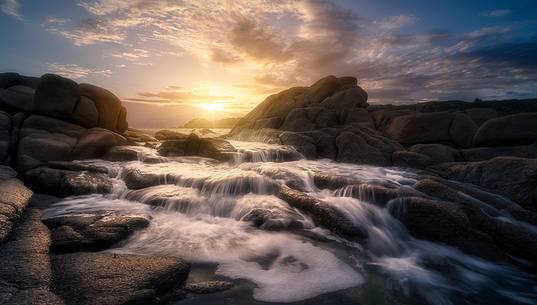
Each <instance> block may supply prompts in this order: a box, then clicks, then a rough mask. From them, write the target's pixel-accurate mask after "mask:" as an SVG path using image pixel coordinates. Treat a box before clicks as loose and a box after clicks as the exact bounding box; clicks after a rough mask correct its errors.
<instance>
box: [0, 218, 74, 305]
mask: <svg viewBox="0 0 537 305" xmlns="http://www.w3.org/2000/svg"><path fill="white" fill-rule="evenodd" d="M49 246H50V235H49V232H48V230H47V227H46V226H45V225H43V223H42V222H41V213H40V212H39V211H38V210H34V209H29V210H27V211H26V212H25V213H24V215H23V217H22V219H21V220H20V221H19V222H18V223H17V224H16V226H15V228H14V230H13V233H12V234H11V236H10V238H9V240H7V241H6V243H4V244H2V245H0V260H1V261H2V264H0V282H1V283H2V285H0V303H1V304H13V305H27V304H46V305H62V304H64V303H63V301H62V300H61V299H60V298H59V297H58V296H57V295H56V294H54V293H53V292H52V291H51V289H50V286H51V284H52V273H51V265H50V259H49Z"/></svg>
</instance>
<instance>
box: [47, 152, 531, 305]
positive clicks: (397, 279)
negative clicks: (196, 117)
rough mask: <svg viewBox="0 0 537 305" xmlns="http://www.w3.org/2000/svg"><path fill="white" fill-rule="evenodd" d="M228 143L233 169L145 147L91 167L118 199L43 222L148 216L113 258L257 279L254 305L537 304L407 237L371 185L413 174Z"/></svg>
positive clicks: (60, 211)
mask: <svg viewBox="0 0 537 305" xmlns="http://www.w3.org/2000/svg"><path fill="white" fill-rule="evenodd" d="M233 145H234V146H235V147H237V148H238V151H239V153H238V154H237V156H236V158H235V159H234V161H233V162H230V163H215V162H213V161H212V160H209V159H204V158H161V161H162V162H161V163H152V164H147V163H144V162H143V161H144V160H145V159H146V158H148V157H151V158H152V160H154V159H155V158H154V157H155V152H154V151H153V150H152V149H147V148H143V149H140V150H139V151H140V153H139V161H133V162H123V163H122V162H105V161H100V160H95V161H89V162H91V163H95V164H98V165H102V166H106V167H108V168H109V169H110V175H111V176H112V177H115V178H116V179H115V181H116V185H115V188H114V193H112V194H109V195H105V196H103V195H90V196H79V197H71V198H66V199H65V200H63V201H61V202H59V203H57V204H55V205H54V206H52V207H50V208H49V209H48V210H47V211H46V217H56V216H59V215H66V214H88V213H89V214H91V213H92V212H96V211H114V212H117V213H125V214H129V213H133V214H134V213H148V214H150V215H151V218H152V220H151V225H150V226H149V227H148V228H146V229H144V230H142V231H139V232H137V233H135V234H134V235H133V236H132V237H130V238H129V239H128V240H127V241H125V242H122V243H121V244H119V245H117V247H116V248H114V249H112V250H111V251H114V252H121V253H135V254H147V255H150V254H159V255H175V256H179V257H183V258H185V259H187V260H189V261H191V262H194V263H196V262H198V263H214V264H217V269H216V274H218V275H221V276H225V277H228V278H232V279H245V280H249V281H251V282H252V283H254V284H255V286H256V287H255V288H254V290H253V298H254V299H256V300H259V301H266V302H281V303H288V302H295V301H301V300H306V299H309V298H313V297H316V296H319V295H323V294H327V293H337V291H341V290H344V289H347V290H349V289H350V290H353V291H359V292H360V293H358V294H357V297H356V299H350V300H347V301H343V299H342V301H341V304H343V303H345V302H347V303H349V304H352V303H356V302H360V304H364V305H368V304H371V305H372V304H390V301H387V300H393V299H390V298H386V299H384V300H383V301H379V300H378V298H377V297H371V295H372V294H373V295H377V294H384V295H390V296H391V297H395V298H396V299H397V300H398V301H397V302H399V303H402V304H416V302H417V301H416V300H419V301H420V302H424V303H425V304H427V303H429V304H439V305H444V304H446V305H447V304H483V305H491V304H535V300H536V298H537V288H536V287H537V286H536V285H537V279H536V278H535V277H534V276H533V275H531V274H529V273H525V272H523V271H522V270H520V269H518V268H516V267H514V266H509V265H502V264H497V263H493V262H489V261H486V260H483V259H480V258H476V257H472V256H468V255H465V254H463V253H462V252H460V251H458V250H456V249H454V248H451V247H447V246H443V245H440V244H435V243H432V242H428V241H423V240H417V239H415V238H413V237H412V236H411V235H409V233H408V232H407V231H406V229H405V228H404V226H403V225H402V224H401V223H399V222H398V221H397V220H395V219H394V218H393V217H392V216H390V213H389V212H388V210H387V208H386V207H385V206H382V205H380V204H378V201H379V200H380V199H379V198H376V197H375V193H374V190H372V189H371V188H368V186H372V185H377V184H378V185H383V186H392V187H398V188H400V189H407V190H408V191H414V192H417V191H415V190H414V189H413V185H414V184H415V182H416V176H415V174H413V173H411V172H405V171H400V170H396V169H387V168H380V167H371V166H360V165H351V164H342V163H335V162H333V161H329V160H317V161H308V160H304V159H302V158H301V155H300V154H298V153H297V152H296V151H294V150H293V149H292V148H289V147H282V146H277V145H270V144H263V143H247V142H239V141H233ZM132 169H136V170H137V172H138V173H139V174H140V175H148V176H151V177H154V178H155V177H156V178H155V179H156V180H155V181H158V182H159V183H152V184H151V185H147V186H146V187H144V188H140V189H136V190H134V189H128V188H127V187H126V184H125V182H124V179H126V178H125V173H126V172H128V171H129V170H132ZM317 173H322V174H324V175H330V176H333V177H338V178H342V179H347V180H349V181H361V183H362V185H363V187H362V188H361V189H359V190H358V191H356V190H353V189H349V188H341V189H336V190H333V191H330V190H319V189H318V188H317V187H316V186H315V184H314V175H315V174H317ZM283 185H287V186H289V187H291V188H294V189H299V190H300V191H302V192H304V193H306V194H308V195H309V196H312V197H314V198H316V199H318V200H321V201H322V202H324V203H327V204H328V205H329V206H330V207H332V208H334V209H335V210H337V211H338V212H339V213H341V214H342V215H344V216H345V217H346V218H347V219H350V220H351V221H352V223H353V224H354V225H355V226H358V227H360V228H362V229H363V230H365V231H366V232H367V239H366V240H365V241H362V242H356V241H354V240H350V239H345V238H343V237H341V236H338V235H335V234H333V233H332V232H330V231H329V230H327V229H325V228H321V227H318V226H316V225H315V223H314V222H313V221H312V219H311V218H310V216H309V215H307V214H305V213H303V212H301V211H299V210H297V209H295V208H293V207H291V206H290V205H289V204H287V203H286V202H285V201H283V200H281V199H279V198H277V197H276V196H275V195H274V194H275V193H276V192H277V190H278V188H279V187H281V186H283ZM476 204H480V203H479V202H478V200H476ZM493 216H497V217H503V216H504V215H493ZM527 226H529V227H532V226H530V225H527ZM532 228H533V227H532ZM533 229H534V228H533ZM379 289H380V290H379ZM379 291H380V292H379ZM394 302H395V301H394ZM237 304H239V303H237ZM245 304H248V302H246V303H245Z"/></svg>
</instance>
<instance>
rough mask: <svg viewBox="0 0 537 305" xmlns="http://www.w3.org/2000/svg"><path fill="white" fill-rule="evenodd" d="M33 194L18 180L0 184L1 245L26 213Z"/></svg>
mask: <svg viewBox="0 0 537 305" xmlns="http://www.w3.org/2000/svg"><path fill="white" fill-rule="evenodd" d="M32 194H33V192H32V191H31V190H29V189H28V188H26V187H25V186H24V184H23V183H22V182H21V181H20V180H18V179H14V178H10V179H7V180H3V181H1V182H0V243H1V242H3V241H4V240H5V239H6V238H7V237H8V236H9V233H10V232H11V229H12V227H13V223H14V222H15V221H16V220H17V219H18V218H19V217H20V215H22V213H23V212H24V209H25V208H26V206H27V205H28V202H30V198H31V197H32Z"/></svg>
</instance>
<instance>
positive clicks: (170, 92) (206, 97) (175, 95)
mask: <svg viewBox="0 0 537 305" xmlns="http://www.w3.org/2000/svg"><path fill="white" fill-rule="evenodd" d="M232 98H233V96H228V95H213V94H209V93H206V92H204V91H203V90H197V91H188V90H184V89H183V88H182V87H179V86H168V87H167V88H166V89H165V90H163V91H158V92H139V93H138V94H137V96H136V97H130V98H126V99H125V100H126V101H129V102H136V103H151V104H167V105H172V104H173V105H192V104H201V103H207V102H214V101H225V100H230V99H232Z"/></svg>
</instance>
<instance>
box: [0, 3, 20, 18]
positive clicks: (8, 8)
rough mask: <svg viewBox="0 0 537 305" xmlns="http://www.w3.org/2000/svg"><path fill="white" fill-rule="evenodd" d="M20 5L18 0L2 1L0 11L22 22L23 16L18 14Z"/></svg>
mask: <svg viewBox="0 0 537 305" xmlns="http://www.w3.org/2000/svg"><path fill="white" fill-rule="evenodd" d="M20 7H21V5H20V3H19V1H18V0H4V2H3V3H2V4H1V5H0V10H2V12H3V13H4V14H6V15H8V16H11V17H14V18H17V19H20V20H22V19H23V16H22V14H21V12H20Z"/></svg>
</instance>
